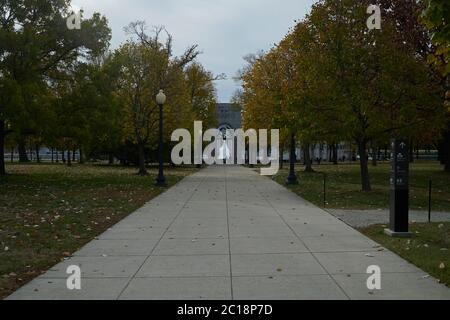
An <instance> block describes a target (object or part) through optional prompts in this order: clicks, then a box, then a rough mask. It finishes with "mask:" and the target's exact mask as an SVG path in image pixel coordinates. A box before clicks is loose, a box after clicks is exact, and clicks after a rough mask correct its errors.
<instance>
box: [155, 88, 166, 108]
mask: <svg viewBox="0 0 450 320" xmlns="http://www.w3.org/2000/svg"><path fill="white" fill-rule="evenodd" d="M166 100H167V97H166V95H165V94H164V90H159V93H158V94H157V95H156V103H157V104H158V105H159V106H162V105H164V104H165V103H166Z"/></svg>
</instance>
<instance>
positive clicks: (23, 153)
mask: <svg viewBox="0 0 450 320" xmlns="http://www.w3.org/2000/svg"><path fill="white" fill-rule="evenodd" d="M18 143H19V162H20V163H25V162H30V160H29V159H28V155H27V149H26V147H25V139H24V138H23V137H20V138H19V141H18Z"/></svg>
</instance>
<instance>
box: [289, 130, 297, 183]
mask: <svg viewBox="0 0 450 320" xmlns="http://www.w3.org/2000/svg"><path fill="white" fill-rule="evenodd" d="M289 158H290V159H289V160H290V161H289V162H290V163H289V176H288V178H287V184H289V185H294V184H298V179H297V175H296V174H295V162H296V160H297V155H296V153H295V133H293V134H292V136H291V154H290V157H289Z"/></svg>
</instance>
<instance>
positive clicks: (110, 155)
mask: <svg viewBox="0 0 450 320" xmlns="http://www.w3.org/2000/svg"><path fill="white" fill-rule="evenodd" d="M108 164H109V165H111V166H112V165H113V164H114V155H113V154H112V153H110V154H109V155H108Z"/></svg>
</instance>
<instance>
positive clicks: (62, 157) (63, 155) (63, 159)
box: [61, 150, 66, 164]
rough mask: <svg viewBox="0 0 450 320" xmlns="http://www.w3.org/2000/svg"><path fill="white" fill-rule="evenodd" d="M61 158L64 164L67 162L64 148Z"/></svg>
mask: <svg viewBox="0 0 450 320" xmlns="http://www.w3.org/2000/svg"><path fill="white" fill-rule="evenodd" d="M61 160H62V162H63V163H64V164H66V154H65V151H64V150H62V151H61Z"/></svg>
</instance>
